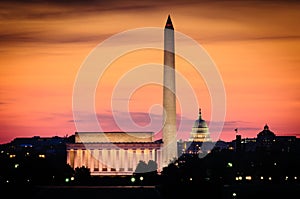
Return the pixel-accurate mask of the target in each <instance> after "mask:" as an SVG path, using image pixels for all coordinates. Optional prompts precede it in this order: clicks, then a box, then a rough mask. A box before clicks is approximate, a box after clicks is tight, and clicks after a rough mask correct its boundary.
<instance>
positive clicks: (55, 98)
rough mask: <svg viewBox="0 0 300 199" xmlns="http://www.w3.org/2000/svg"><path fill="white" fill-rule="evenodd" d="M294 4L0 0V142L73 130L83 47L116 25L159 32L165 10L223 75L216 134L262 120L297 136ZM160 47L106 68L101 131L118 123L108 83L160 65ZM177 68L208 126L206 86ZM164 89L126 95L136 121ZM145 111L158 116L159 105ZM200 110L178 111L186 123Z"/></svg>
mask: <svg viewBox="0 0 300 199" xmlns="http://www.w3.org/2000/svg"><path fill="white" fill-rule="evenodd" d="M299 10H300V3H298V2H297V1H272V2H270V1H237V0H236V1H179V0H178V1H161V2H158V3H155V2H152V1H143V0H140V1H133V0H125V1H112V3H109V2H102V1H96V0H94V1H84V3H83V2H81V1H72V4H69V3H68V1H50V0H49V1H38V0H36V1H29V3H24V2H23V1H18V0H15V1H1V3H0V46H1V48H0V52H1V53H0V66H1V68H0V75H1V79H0V143H6V142H9V141H11V140H12V139H14V138H15V137H28V136H29V137H31V136H35V135H40V136H55V135H58V136H64V135H66V134H68V135H71V134H73V133H74V132H75V131H76V129H75V125H74V122H73V115H72V92H73V85H74V81H75V79H76V75H77V72H78V71H79V69H80V66H81V65H82V63H83V62H84V60H85V59H86V57H87V56H88V55H89V53H90V52H91V51H92V50H93V49H94V48H95V47H96V46H97V45H98V44H99V43H101V42H102V41H104V40H105V39H107V38H109V37H110V36H113V35H114V34H117V33H120V32H122V31H126V30H130V29H133V28H143V27H161V28H162V27H164V25H165V22H166V19H167V16H168V14H171V17H172V20H173V24H174V27H175V30H176V31H179V32H181V33H183V34H186V35H187V36H189V37H191V38H193V39H194V40H196V41H197V42H198V43H199V44H200V45H202V47H203V48H205V50H206V51H207V52H208V53H209V55H210V57H211V58H212V59H213V61H214V62H215V64H216V65H217V67H218V70H219V72H220V74H221V76H222V79H223V82H224V86H225V90H226V97H227V100H226V122H225V126H224V129H223V132H222V134H221V136H220V138H221V139H223V140H226V141H229V140H232V139H234V136H235V132H234V129H235V128H238V129H239V132H240V133H241V134H242V136H243V137H255V136H256V134H257V133H258V132H259V131H261V130H262V129H263V126H264V125H265V124H266V123H267V124H268V125H269V127H270V129H271V130H272V131H273V132H274V133H275V134H277V135H297V136H298V135H299V136H300V133H299V129H300V125H299V122H298V113H299V111H300V92H299V90H300V87H299V85H300V84H299V83H300V79H299V74H300V67H299V63H300V56H299V53H300V26H299V18H300V12H299ZM175 48H176V46H175ZM160 53H162V52H152V51H151V52H149V51H144V52H135V53H131V54H128V55H126V56H124V57H122V58H120V59H119V60H117V61H116V62H115V63H113V64H112V66H111V67H110V70H108V71H107V72H106V74H105V75H106V76H107V77H106V79H110V80H111V81H106V82H105V84H103V85H101V86H98V88H97V92H96V94H95V99H96V104H95V107H96V110H97V115H98V116H99V117H100V118H102V119H101V121H103V122H104V123H105V124H104V126H105V130H107V131H109V130H116V129H117V128H116V127H115V126H114V125H113V123H112V122H113V121H112V118H111V117H110V101H109V100H110V97H111V90H112V88H113V87H114V84H115V82H116V81H117V80H118V78H120V76H121V75H122V73H126V70H127V69H130V68H132V67H135V66H137V65H140V64H147V63H150V62H155V63H161V62H162V61H163V59H162V54H160ZM176 67H177V69H178V71H181V73H182V74H184V75H185V77H186V78H187V79H190V81H191V84H192V86H193V88H194V89H195V94H196V96H197V99H198V102H199V104H200V106H201V107H202V113H203V117H204V119H206V120H207V121H208V122H209V120H210V117H211V115H210V114H211V104H210V95H209V93H208V91H207V88H206V85H205V83H204V82H203V80H202V79H201V77H199V76H197V75H195V73H193V70H192V69H191V67H188V64H187V63H185V62H184V60H180V58H178V57H176ZM100 83H101V82H100ZM124 86H125V85H124ZM161 91H162V90H161V88H160V87H157V86H155V85H152V86H151V85H149V86H146V87H143V88H141V89H139V90H138V91H136V92H135V93H134V94H133V95H132V96H131V98H132V100H131V101H130V107H129V110H130V112H131V113H132V116H133V119H134V121H136V122H138V123H140V124H141V125H146V124H145V121H149V118H148V111H149V108H151V106H152V104H156V103H161V96H162V93H161ZM152 111H153V110H152ZM152 113H153V115H155V116H159V110H154V111H153V112H152ZM197 114H198V110H194V112H191V113H190V114H189V115H187V116H185V117H186V119H188V120H190V121H193V120H195V119H196V118H197ZM146 123H147V122H146Z"/></svg>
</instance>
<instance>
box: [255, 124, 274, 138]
mask: <svg viewBox="0 0 300 199" xmlns="http://www.w3.org/2000/svg"><path fill="white" fill-rule="evenodd" d="M257 137H276V135H275V133H273V132H272V131H270V129H269V126H268V125H267V124H266V125H265V126H264V130H263V131H261V132H259V133H258V134H257Z"/></svg>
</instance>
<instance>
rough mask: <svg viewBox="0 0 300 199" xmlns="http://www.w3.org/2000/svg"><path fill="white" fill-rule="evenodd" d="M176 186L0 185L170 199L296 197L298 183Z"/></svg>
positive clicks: (19, 191)
mask: <svg viewBox="0 0 300 199" xmlns="http://www.w3.org/2000/svg"><path fill="white" fill-rule="evenodd" d="M207 188H208V187H203V186H201V185H199V186H191V187H188V186H187V187H177V186H174V187H173V186H171V185H170V186H166V187H161V186H22V187H1V193H2V195H3V194H7V197H9V198H17V197H18V198H22V199H24V198H26V199H27V198H30V199H50V198H51V199H60V198H63V199H65V198H70V199H84V198H95V199H97V198H99V199H100V198H101V199H106V198H107V199H119V198H122V199H126V198H128V199H169V198H179V197H180V196H183V197H190V196H193V195H194V196H195V197H196V198H200V197H202V196H206V197H209V198H210V199H214V198H218V199H229V198H239V199H250V198H251V199H260V198H264V199H265V198H289V199H290V198H298V197H296V196H299V194H300V185H299V184H280V185H279V184H257V185H255V184H237V185H230V186H226V185H225V186H222V187H221V188H220V187H219V188H218V187H210V188H209V189H207Z"/></svg>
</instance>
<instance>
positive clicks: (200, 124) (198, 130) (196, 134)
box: [189, 109, 211, 142]
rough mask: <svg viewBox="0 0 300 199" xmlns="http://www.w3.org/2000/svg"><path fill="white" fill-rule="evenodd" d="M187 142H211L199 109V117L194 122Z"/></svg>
mask: <svg viewBox="0 0 300 199" xmlns="http://www.w3.org/2000/svg"><path fill="white" fill-rule="evenodd" d="M189 140H190V141H194V142H207V141H211V138H210V133H209V130H208V125H207V123H206V121H205V120H203V119H202V114H201V109H199V116H198V119H197V120H195V122H194V126H193V128H192V132H191V134H190V139H189Z"/></svg>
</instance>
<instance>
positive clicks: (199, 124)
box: [194, 108, 208, 128]
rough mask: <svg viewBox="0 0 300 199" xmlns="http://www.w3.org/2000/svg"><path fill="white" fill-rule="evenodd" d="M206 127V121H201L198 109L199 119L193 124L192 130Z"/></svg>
mask: <svg viewBox="0 0 300 199" xmlns="http://www.w3.org/2000/svg"><path fill="white" fill-rule="evenodd" d="M207 127H208V126H207V123H206V121H205V120H203V119H202V115H201V108H199V117H198V119H197V120H195V122H194V128H207Z"/></svg>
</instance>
